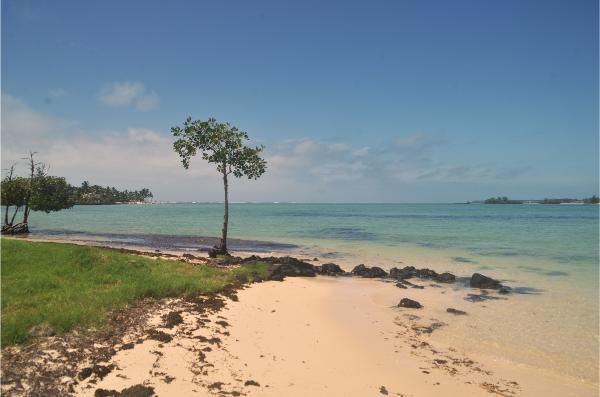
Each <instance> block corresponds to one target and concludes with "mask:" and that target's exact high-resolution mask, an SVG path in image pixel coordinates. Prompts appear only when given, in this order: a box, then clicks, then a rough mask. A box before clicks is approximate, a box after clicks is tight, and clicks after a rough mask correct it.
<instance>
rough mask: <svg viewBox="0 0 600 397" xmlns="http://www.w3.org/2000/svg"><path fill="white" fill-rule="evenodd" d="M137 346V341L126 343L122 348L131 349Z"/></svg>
mask: <svg viewBox="0 0 600 397" xmlns="http://www.w3.org/2000/svg"><path fill="white" fill-rule="evenodd" d="M134 347H135V343H133V342H132V343H124V344H123V346H121V350H131V349H133V348H134Z"/></svg>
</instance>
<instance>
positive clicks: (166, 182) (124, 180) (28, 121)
mask: <svg viewBox="0 0 600 397" xmlns="http://www.w3.org/2000/svg"><path fill="white" fill-rule="evenodd" d="M2 116H3V117H2V166H3V167H6V166H8V165H9V164H10V163H11V162H13V161H18V160H19V159H20V158H21V157H23V154H25V153H26V152H27V151H28V150H30V149H31V150H35V151H38V153H39V154H38V156H39V160H40V161H44V162H46V163H48V164H50V166H51V167H52V168H51V169H52V172H53V173H55V174H57V175H62V176H65V177H67V179H68V180H69V181H70V182H71V183H80V182H81V181H83V180H89V181H90V182H93V183H98V184H101V185H114V186H117V187H121V188H129V189H133V188H141V187H148V188H150V189H151V190H152V191H153V192H154V193H155V197H157V198H158V199H163V200H221V199H222V197H221V196H222V186H221V180H220V179H219V176H218V174H217V173H216V171H215V170H214V167H212V166H211V165H209V164H207V163H205V162H204V161H202V160H201V159H200V158H195V159H194V160H193V161H192V166H191V167H190V169H189V170H185V169H183V168H182V166H181V163H180V159H179V158H178V157H177V155H176V154H175V152H174V151H173V149H172V141H173V140H172V137H171V136H170V135H169V134H168V133H166V132H161V131H156V130H153V129H149V128H139V127H138V128H134V127H132V128H126V129H124V130H119V131H89V130H84V129H82V128H81V126H79V125H78V124H77V123H74V122H70V121H65V120H60V119H56V118H53V117H50V116H48V115H45V114H43V113H40V112H38V111H36V110H34V109H31V108H30V107H29V106H27V105H26V104H25V103H23V102H22V101H21V100H19V99H17V98H14V97H12V96H9V95H3V96H2ZM265 143H266V144H267V150H266V152H265V157H266V159H267V163H268V171H267V173H266V174H265V175H264V176H263V177H262V178H261V179H259V180H258V181H247V180H244V179H241V180H238V181H235V182H234V183H232V194H233V195H234V197H235V199H236V200H257V201H273V200H279V201H286V200H287V201H384V200H385V201H399V200H403V199H404V200H407V198H406V197H411V196H408V194H411V193H410V192H411V191H414V190H415V189H428V191H430V190H432V189H434V188H435V187H436V186H437V187H439V189H447V186H448V184H454V183H461V184H465V183H471V184H479V186H483V185H491V186H496V187H497V185H498V184H501V183H506V182H507V181H508V182H511V183H513V182H515V181H517V180H522V179H519V178H523V176H524V175H526V174H527V173H528V172H529V171H530V168H529V167H514V168H502V167H491V166H489V165H487V166H486V165H477V164H451V163H445V162H440V161H438V160H436V158H438V157H439V156H437V151H438V150H442V149H443V148H444V144H443V143H441V142H439V141H436V140H435V139H434V138H432V137H430V136H428V135H427V134H413V135H407V136H399V137H397V138H396V139H394V140H392V141H390V142H387V143H384V144H381V145H370V146H363V145H354V144H351V143H349V142H343V141H328V140H319V139H297V140H285V141H280V142H265ZM496 187H494V188H496ZM451 193H452V192H451ZM462 194H463V196H465V195H468V192H465V193H462ZM457 195H458V193H457ZM463 196H460V197H463ZM413 197H414V196H413ZM472 198H473V197H466V199H472ZM476 198H479V196H477V197H476ZM421 200H423V199H421Z"/></svg>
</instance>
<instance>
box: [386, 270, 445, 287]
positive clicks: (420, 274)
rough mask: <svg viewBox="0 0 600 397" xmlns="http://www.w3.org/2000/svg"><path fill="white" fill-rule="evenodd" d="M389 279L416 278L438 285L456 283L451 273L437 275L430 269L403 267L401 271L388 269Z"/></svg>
mask: <svg viewBox="0 0 600 397" xmlns="http://www.w3.org/2000/svg"><path fill="white" fill-rule="evenodd" d="M390 277H391V278H394V279H396V280H406V279H409V278H413V277H417V278H422V279H427V280H433V281H437V282H438V283H453V282H454V281H456V276H454V274H452V273H447V272H446V273H442V274H439V273H437V272H435V271H434V270H431V269H427V268H425V269H416V268H415V267H414V266H405V267H404V268H402V269H398V268H396V267H394V268H392V269H390Z"/></svg>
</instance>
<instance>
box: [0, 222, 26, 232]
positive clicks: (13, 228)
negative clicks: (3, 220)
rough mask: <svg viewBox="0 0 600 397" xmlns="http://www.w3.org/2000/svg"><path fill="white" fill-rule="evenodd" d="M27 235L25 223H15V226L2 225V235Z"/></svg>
mask: <svg viewBox="0 0 600 397" xmlns="http://www.w3.org/2000/svg"><path fill="white" fill-rule="evenodd" d="M25 233H29V225H28V224H27V223H17V224H16V225H2V234H25Z"/></svg>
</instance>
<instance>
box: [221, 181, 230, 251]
mask: <svg viewBox="0 0 600 397" xmlns="http://www.w3.org/2000/svg"><path fill="white" fill-rule="evenodd" d="M223 187H224V188H225V208H224V209H225V212H224V214H223V231H222V234H221V247H220V251H221V253H222V254H226V253H227V223H228V222H229V197H228V188H229V183H228V182H227V172H223Z"/></svg>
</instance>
